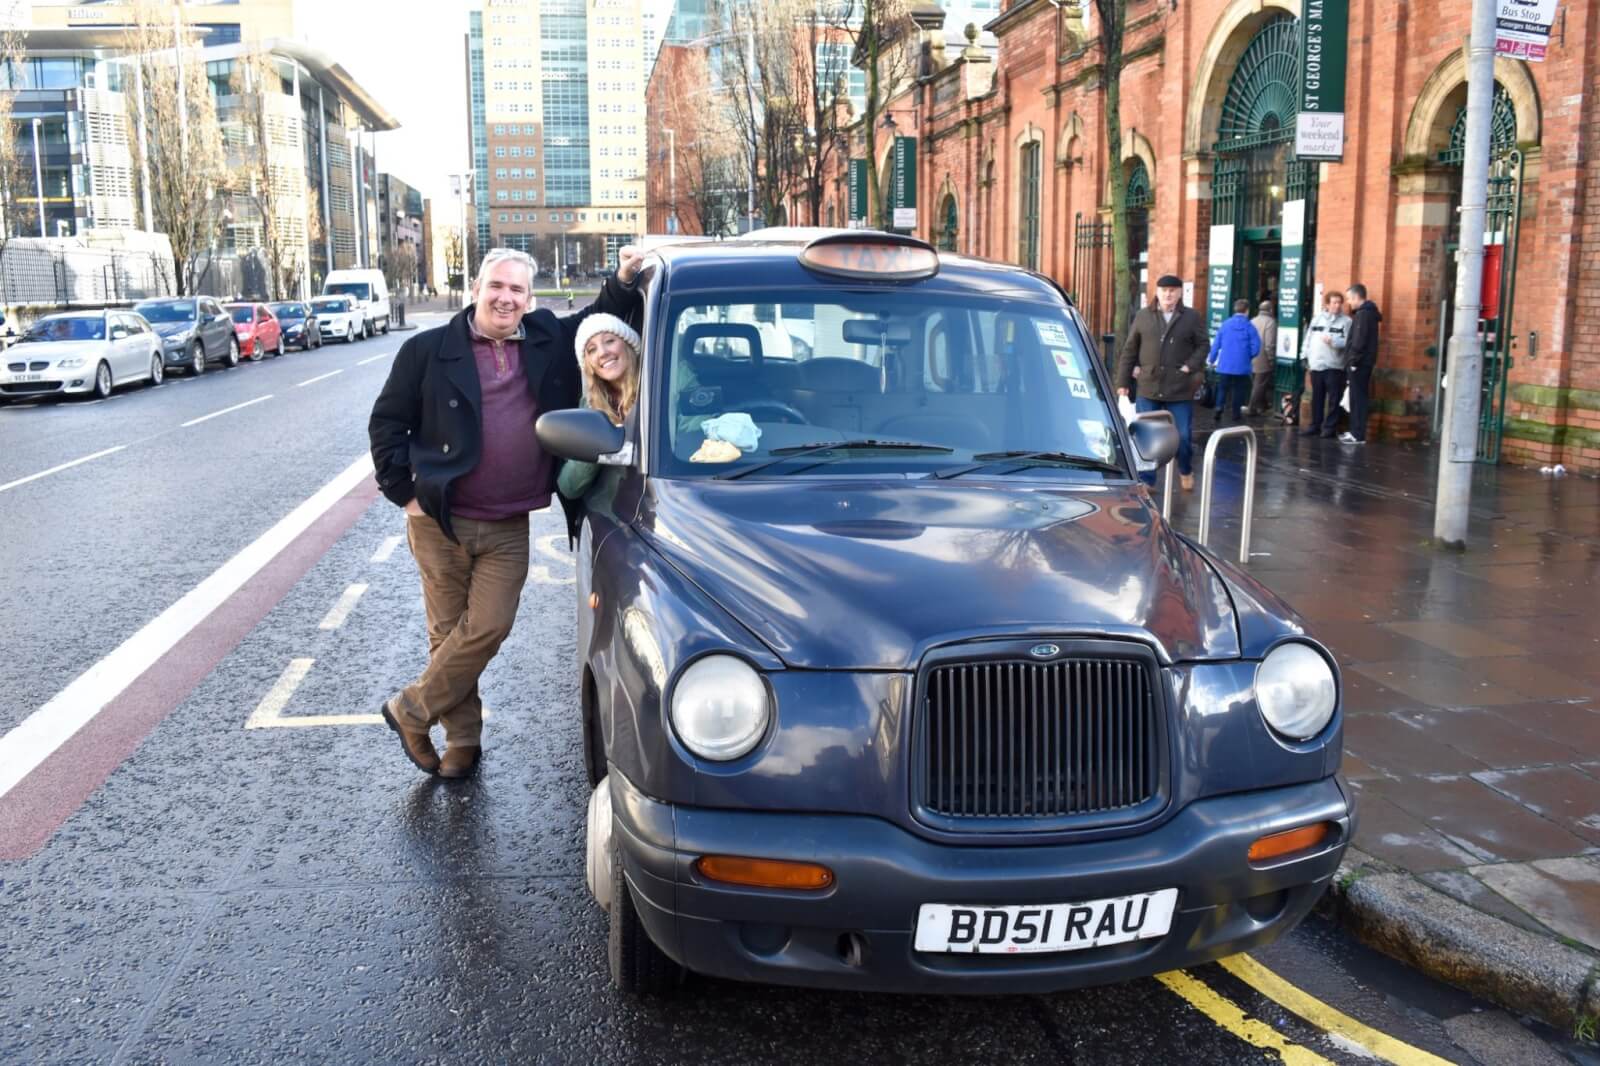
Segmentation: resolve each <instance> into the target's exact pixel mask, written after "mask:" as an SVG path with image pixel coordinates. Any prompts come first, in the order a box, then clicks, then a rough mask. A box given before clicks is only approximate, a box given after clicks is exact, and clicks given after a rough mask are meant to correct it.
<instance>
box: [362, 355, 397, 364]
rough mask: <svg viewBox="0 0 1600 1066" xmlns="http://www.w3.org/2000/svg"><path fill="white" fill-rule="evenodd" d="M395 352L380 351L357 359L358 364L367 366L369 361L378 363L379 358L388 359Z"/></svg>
mask: <svg viewBox="0 0 1600 1066" xmlns="http://www.w3.org/2000/svg"><path fill="white" fill-rule="evenodd" d="M393 354H394V353H393V352H379V353H378V354H377V355H369V356H367V357H366V358H365V359H357V360H356V366H366V365H367V364H368V363H376V362H377V361H378V360H379V359H387V358H389V357H390V356H391V355H393Z"/></svg>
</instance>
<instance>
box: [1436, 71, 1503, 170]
mask: <svg viewBox="0 0 1600 1066" xmlns="http://www.w3.org/2000/svg"><path fill="white" fill-rule="evenodd" d="M1516 146H1517V107H1516V105H1515V104H1514V103H1512V102H1511V94H1510V93H1508V92H1506V88H1505V86H1504V85H1501V84H1500V83H1499V82H1495V83H1494V112H1493V114H1492V116H1491V117H1490V119H1489V158H1491V159H1500V158H1503V157H1504V156H1507V155H1510V154H1511V151H1512V150H1513V149H1514V148H1516ZM1466 151H1467V103H1466V101H1465V100H1463V101H1462V102H1461V109H1460V110H1459V111H1457V112H1456V120H1455V122H1454V123H1452V124H1451V126H1450V147H1449V148H1446V149H1445V150H1444V151H1442V152H1440V153H1439V162H1441V163H1451V164H1454V165H1455V166H1460V165H1461V159H1462V157H1463V156H1465V155H1466Z"/></svg>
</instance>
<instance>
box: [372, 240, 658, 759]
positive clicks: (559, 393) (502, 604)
mask: <svg viewBox="0 0 1600 1066" xmlns="http://www.w3.org/2000/svg"><path fill="white" fill-rule="evenodd" d="M618 259H619V263H618V268H617V272H616V275H615V277H613V278H612V279H611V280H609V281H607V282H606V286H605V288H604V289H603V290H602V291H601V293H600V295H599V297H598V298H597V299H596V300H595V301H594V303H592V304H590V305H589V306H588V307H587V308H585V309H584V310H582V311H580V312H578V313H577V314H575V315H568V316H567V317H565V318H557V317H556V316H555V315H554V314H553V313H551V312H550V311H548V310H538V311H534V310H533V277H534V273H535V268H534V264H533V260H532V259H530V258H528V256H526V255H524V254H523V253H521V252H516V251H511V250H509V249H505V248H496V249H494V250H493V251H491V252H490V253H489V254H488V255H486V256H484V259H483V264H482V266H480V267H479V269H478V275H477V277H476V278H474V279H473V286H472V295H473V303H472V304H471V306H469V307H467V308H465V309H464V310H462V311H460V312H459V313H457V314H456V315H455V317H453V318H452V319H451V320H450V321H449V323H448V324H446V325H443V326H439V327H436V328H434V329H430V330H426V331H424V332H422V333H418V334H417V335H415V336H413V337H411V338H410V339H409V340H407V341H406V342H405V343H404V344H403V345H401V346H400V351H399V353H398V354H397V355H396V356H395V359H394V363H393V365H392V366H391V367H390V369H389V380H388V381H387V382H386V383H385V384H384V387H383V391H382V392H381V393H380V394H379V396H378V400H377V402H376V403H375V404H373V407H372V418H371V420H370V422H369V423H368V425H367V431H368V434H369V436H370V437H371V440H372V462H373V465H374V467H375V468H376V472H377V478H378V485H379V486H380V488H381V489H382V490H383V494H384V495H385V496H387V497H388V498H389V500H390V502H392V503H394V504H395V505H397V506H400V507H403V508H405V512H406V536H407V540H408V542H409V543H410V545H411V554H412V556H413V557H415V559H416V560H417V570H418V572H419V573H420V574H421V577H422V599H423V605H424V606H425V608H426V609H427V613H428V667H427V669H426V670H424V671H423V672H422V676H421V677H419V678H417V680H415V681H414V682H412V683H411V684H410V685H407V686H406V687H405V688H404V689H403V690H401V691H400V692H399V693H398V694H397V695H395V696H394V697H392V698H390V699H387V700H385V701H384V703H383V708H382V711H383V718H384V721H385V722H387V723H388V724H389V728H391V729H393V730H394V731H395V733H397V734H398V735H399V737H400V746H401V748H402V749H403V750H404V752H405V755H406V757H407V758H408V759H410V760H411V761H412V762H413V763H414V764H416V766H417V767H418V769H421V770H423V771H424V772H426V773H430V774H432V773H437V774H439V775H440V776H441V777H450V778H460V777H467V776H469V775H471V774H472V773H473V772H474V771H475V770H476V769H477V767H478V760H479V757H480V753H481V750H482V749H481V747H480V738H481V734H482V729H483V704H482V702H481V701H480V700H479V698H478V678H479V676H480V675H481V674H482V673H483V670H484V667H486V666H487V665H488V664H489V660H490V659H492V658H494V655H495V652H497V651H498V650H499V648H500V644H501V642H502V641H504V640H505V638H506V636H507V635H508V634H509V633H510V632H511V623H512V620H513V619H514V618H515V617H516V614H517V604H518V602H519V601H520V599H521V596H522V586H523V583H524V582H525V581H526V580H527V577H528V512H529V511H537V510H542V509H543V508H545V507H547V506H549V504H550V495H551V492H552V490H553V489H554V487H555V475H556V470H555V466H556V464H555V462H554V460H553V458H552V457H551V456H549V455H546V454H545V453H544V451H543V450H542V449H541V448H540V447H539V440H538V438H537V437H536V436H535V434H534V429H533V427H534V421H535V420H536V419H537V418H538V417H539V415H540V414H541V413H543V412H545V411H554V410H560V409H562V408H568V407H575V406H577V403H578V389H579V376H578V364H577V361H576V360H575V359H574V358H573V354H572V353H573V343H574V339H575V338H576V336H577V331H578V325H579V323H581V322H582V321H583V319H584V318H585V317H587V316H588V315H589V314H591V313H593V312H596V311H604V312H608V313H610V314H614V315H616V316H617V317H619V318H621V319H623V320H624V321H626V320H628V319H629V318H630V317H631V318H633V319H634V321H635V323H637V321H638V316H637V315H636V314H634V312H636V311H637V310H638V308H639V306H640V297H639V294H638V292H637V291H636V290H635V289H634V287H633V285H634V281H635V279H636V278H637V277H638V273H639V265H640V263H641V262H642V259H641V257H640V255H639V253H638V252H637V251H636V250H635V249H633V248H631V247H629V248H623V249H622V250H621V252H620V253H619V255H618ZM435 722H439V723H441V724H443V726H444V734H445V741H446V744H447V747H446V748H445V752H444V757H443V758H442V759H441V758H440V757H439V753H438V752H437V751H435V750H434V747H433V741H432V740H431V739H430V737H429V735H428V730H429V728H430V727H431V726H432V725H433V723H435Z"/></svg>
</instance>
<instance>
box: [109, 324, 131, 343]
mask: <svg viewBox="0 0 1600 1066" xmlns="http://www.w3.org/2000/svg"><path fill="white" fill-rule="evenodd" d="M127 335H128V331H127V330H125V329H123V328H122V327H121V326H112V327H111V339H112V340H114V341H120V340H122V339H123V338H125V337H126V336H127Z"/></svg>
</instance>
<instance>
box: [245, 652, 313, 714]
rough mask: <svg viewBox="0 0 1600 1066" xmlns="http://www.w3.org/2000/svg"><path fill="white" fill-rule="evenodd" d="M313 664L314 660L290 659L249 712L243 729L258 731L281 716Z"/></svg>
mask: <svg viewBox="0 0 1600 1066" xmlns="http://www.w3.org/2000/svg"><path fill="white" fill-rule="evenodd" d="M314 662H316V660H315V659H290V660H289V665H288V666H286V667H284V668H283V673H281V674H279V675H278V680H277V681H276V682H274V683H273V685H272V687H271V688H270V689H268V690H267V694H266V695H265V696H262V697H261V702H260V703H258V704H256V709H255V710H253V711H251V712H250V717H249V718H247V719H245V723H244V727H245V728H246V729H260V728H262V727H263V726H266V725H269V724H271V723H272V721H273V720H274V719H276V718H277V717H278V716H279V715H281V714H282V713H283V709H284V708H285V707H287V706H288V705H289V700H290V699H291V698H292V697H293V696H294V690H295V689H297V688H299V687H300V682H302V681H304V680H305V679H306V675H307V674H309V673H310V672H311V664H312V663H314Z"/></svg>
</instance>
